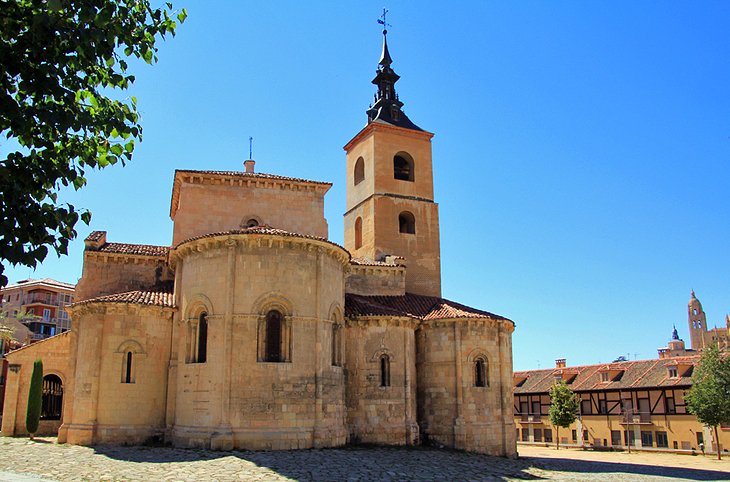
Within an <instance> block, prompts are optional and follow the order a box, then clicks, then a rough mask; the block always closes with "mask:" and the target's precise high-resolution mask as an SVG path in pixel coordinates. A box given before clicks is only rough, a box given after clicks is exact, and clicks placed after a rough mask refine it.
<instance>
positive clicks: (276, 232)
mask: <svg viewBox="0 0 730 482" xmlns="http://www.w3.org/2000/svg"><path fill="white" fill-rule="evenodd" d="M231 234H234V235H235V234H247V235H254V236H255V235H264V236H286V237H291V238H303V239H313V240H315V241H322V242H325V243H328V244H331V245H332V246H337V247H338V248H340V249H343V250H344V249H345V248H343V247H342V246H340V245H339V244H337V243H333V242H332V241H330V240H329V239H327V238H322V237H320V236H312V235H310V234H300V233H292V232H291V231H285V230H283V229H278V228H272V227H271V226H266V225H262V226H253V227H251V228H241V229H231V230H229V231H218V232H215V233H208V234H202V235H200V236H193V237H192V238H188V239H186V240H184V241H181V242H180V243H179V244H178V245H177V246H176V247H178V246H181V245H183V244H185V243H189V242H191V241H195V240H196V239H203V238H213V237H216V236H226V235H231Z"/></svg>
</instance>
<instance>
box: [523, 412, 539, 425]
mask: <svg viewBox="0 0 730 482" xmlns="http://www.w3.org/2000/svg"><path fill="white" fill-rule="evenodd" d="M520 421H521V422H522V423H542V419H541V416H540V414H535V413H523V414H521V415H520Z"/></svg>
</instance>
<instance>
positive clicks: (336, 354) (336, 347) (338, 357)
mask: <svg viewBox="0 0 730 482" xmlns="http://www.w3.org/2000/svg"><path fill="white" fill-rule="evenodd" d="M332 366H335V367H341V366H342V325H338V324H337V323H332Z"/></svg>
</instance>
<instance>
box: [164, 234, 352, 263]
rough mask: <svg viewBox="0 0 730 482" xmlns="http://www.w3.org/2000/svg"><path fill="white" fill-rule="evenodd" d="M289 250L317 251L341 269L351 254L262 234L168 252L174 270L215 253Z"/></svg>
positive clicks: (209, 239)
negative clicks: (195, 257)
mask: <svg viewBox="0 0 730 482" xmlns="http://www.w3.org/2000/svg"><path fill="white" fill-rule="evenodd" d="M230 248H234V249H241V250H246V249H254V248H289V249H293V250H301V251H307V252H314V251H318V252H320V253H323V254H326V255H328V256H331V257H333V258H335V259H336V260H337V261H338V262H339V263H340V264H341V265H342V266H343V267H344V266H348V265H349V264H350V253H349V252H348V251H347V250H345V248H343V247H342V246H339V245H337V244H335V243H332V242H331V241H327V240H319V239H312V238H307V237H303V236H302V237H299V236H282V235H278V234H263V233H237V234H220V235H214V236H205V237H201V238H198V239H192V240H189V241H185V242H183V243H181V244H180V245H178V246H177V247H176V248H174V249H173V250H171V251H170V266H171V267H172V268H173V269H174V267H175V266H176V265H177V262H178V261H180V260H181V259H183V258H185V257H187V256H190V255H194V254H196V253H202V252H206V251H212V250H216V249H230Z"/></svg>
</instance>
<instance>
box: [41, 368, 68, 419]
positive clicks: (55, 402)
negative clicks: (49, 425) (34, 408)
mask: <svg viewBox="0 0 730 482" xmlns="http://www.w3.org/2000/svg"><path fill="white" fill-rule="evenodd" d="M62 409H63V383H61V379H60V378H59V377H58V376H57V375H46V376H45V377H43V402H42V405H41V420H61V410H62Z"/></svg>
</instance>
